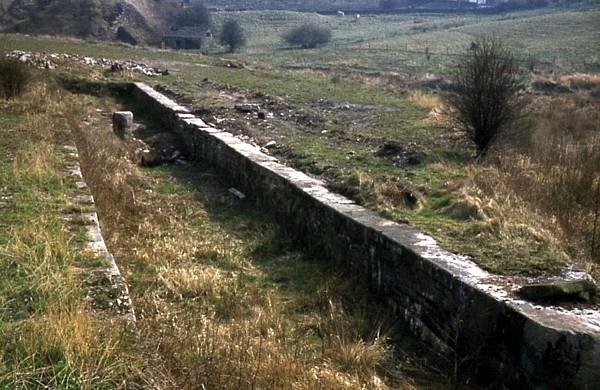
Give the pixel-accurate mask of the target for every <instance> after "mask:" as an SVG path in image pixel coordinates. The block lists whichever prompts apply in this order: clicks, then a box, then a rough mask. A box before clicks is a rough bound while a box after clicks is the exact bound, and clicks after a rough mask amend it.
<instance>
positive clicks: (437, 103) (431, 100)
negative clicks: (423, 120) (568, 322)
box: [408, 90, 442, 110]
mask: <svg viewBox="0 0 600 390" xmlns="http://www.w3.org/2000/svg"><path fill="white" fill-rule="evenodd" d="M408 98H409V99H410V101H411V102H413V103H415V104H416V105H417V106H418V107H421V108H425V109H428V110H433V109H439V108H440V107H441V106H442V99H441V98H440V96H439V95H438V94H436V93H433V92H425V91H421V90H413V91H411V92H410V94H409V95H408Z"/></svg>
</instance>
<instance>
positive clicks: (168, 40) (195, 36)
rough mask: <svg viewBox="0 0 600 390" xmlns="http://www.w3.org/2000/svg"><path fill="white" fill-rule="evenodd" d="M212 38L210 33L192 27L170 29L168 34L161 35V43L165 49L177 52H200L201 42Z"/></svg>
mask: <svg viewBox="0 0 600 390" xmlns="http://www.w3.org/2000/svg"><path fill="white" fill-rule="evenodd" d="M207 37H209V38H212V34H210V31H206V29H199V28H194V27H182V28H172V29H171V31H170V32H169V33H168V34H165V35H163V37H162V42H163V45H164V46H165V47H170V48H172V49H177V50H200V48H201V47H202V42H204V41H205V40H207V39H208V38H207Z"/></svg>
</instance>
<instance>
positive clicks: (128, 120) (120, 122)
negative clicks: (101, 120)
mask: <svg viewBox="0 0 600 390" xmlns="http://www.w3.org/2000/svg"><path fill="white" fill-rule="evenodd" d="M113 131H114V133H115V134H116V135H117V137H119V138H121V139H129V138H131V134H132V131H133V113H132V112H131V111H116V112H114V113H113Z"/></svg>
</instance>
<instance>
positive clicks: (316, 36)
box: [283, 23, 331, 49]
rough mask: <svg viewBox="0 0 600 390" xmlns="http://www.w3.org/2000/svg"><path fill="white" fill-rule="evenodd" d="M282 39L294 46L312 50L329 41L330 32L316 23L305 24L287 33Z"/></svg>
mask: <svg viewBox="0 0 600 390" xmlns="http://www.w3.org/2000/svg"><path fill="white" fill-rule="evenodd" d="M283 39H284V40H285V41H286V42H287V43H289V44H290V45H294V46H301V47H302V48H304V49H312V48H315V47H317V46H319V45H323V44H325V43H327V42H329V41H330V40H331V30H330V29H328V28H327V27H322V26H319V25H318V24H316V23H305V24H303V25H301V26H298V27H296V28H294V29H292V30H290V31H288V32H287V33H286V34H285V35H284V36H283Z"/></svg>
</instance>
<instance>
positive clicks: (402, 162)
mask: <svg viewBox="0 0 600 390" xmlns="http://www.w3.org/2000/svg"><path fill="white" fill-rule="evenodd" d="M375 156H377V157H382V158H386V159H388V160H390V161H392V162H393V163H394V164H396V165H398V166H406V165H419V164H422V163H423V162H424V161H425V159H426V158H427V155H426V154H425V153H424V152H421V151H418V150H415V149H412V148H411V147H410V145H409V146H403V145H400V144H399V143H396V142H385V143H384V144H383V145H381V147H380V148H379V150H378V151H377V152H375Z"/></svg>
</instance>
